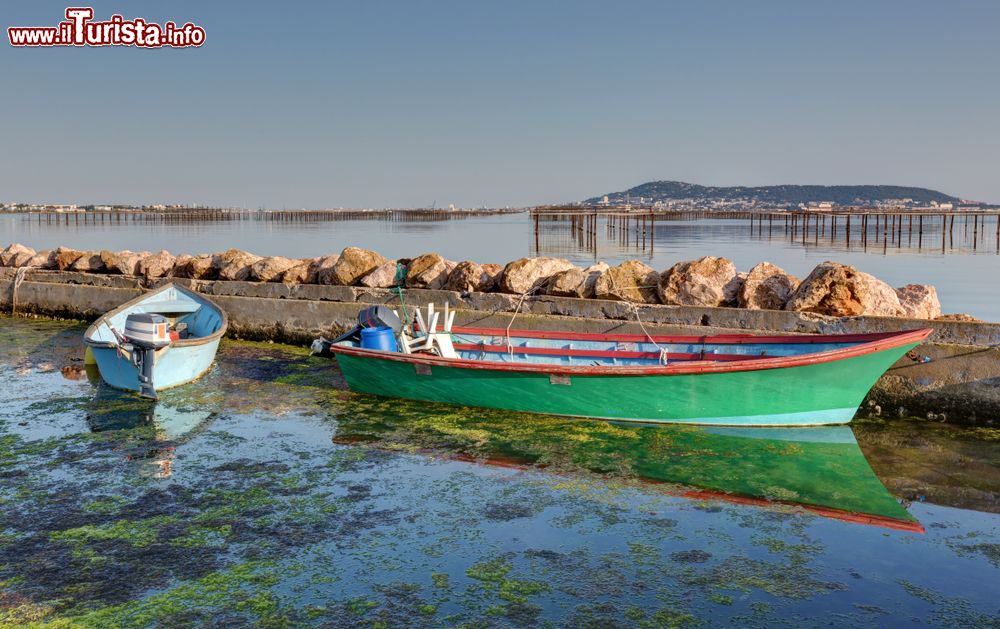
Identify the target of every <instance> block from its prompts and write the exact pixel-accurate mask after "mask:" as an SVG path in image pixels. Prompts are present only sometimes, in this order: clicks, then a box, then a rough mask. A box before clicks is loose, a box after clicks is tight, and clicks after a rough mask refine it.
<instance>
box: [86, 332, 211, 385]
mask: <svg viewBox="0 0 1000 629" xmlns="http://www.w3.org/2000/svg"><path fill="white" fill-rule="evenodd" d="M218 349H219V339H213V340H210V341H208V342H206V343H204V344H201V345H195V346H187V347H171V348H170V349H169V350H168V351H167V352H165V353H163V354H162V355H159V356H157V358H156V362H155V363H154V365H153V382H155V383H156V390H157V391H160V390H162V389H169V388H172V387H176V386H180V385H182V384H187V383H188V382H192V381H194V380H197V379H198V378H200V377H201V376H202V375H204V374H205V372H206V371H208V370H209V368H211V366H212V362H213V361H214V360H215V353H216V351H217V350H218ZM91 351H92V352H93V354H94V360H95V361H96V362H97V368H98V369H99V370H100V372H101V378H102V379H103V380H104V382H106V383H107V384H109V385H111V386H113V387H115V388H116V389H124V390H126V391H139V390H140V387H139V370H138V368H137V367H136V366H135V364H133V363H132V361H131V360H130V359H129V358H125V357H123V356H121V355H120V354H119V353H118V350H116V349H112V348H108V347H92V348H91Z"/></svg>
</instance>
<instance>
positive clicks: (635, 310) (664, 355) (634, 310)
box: [605, 273, 668, 365]
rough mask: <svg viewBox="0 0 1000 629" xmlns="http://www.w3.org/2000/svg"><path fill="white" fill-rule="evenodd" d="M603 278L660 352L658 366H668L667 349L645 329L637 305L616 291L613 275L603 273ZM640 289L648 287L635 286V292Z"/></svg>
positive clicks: (616, 286)
mask: <svg viewBox="0 0 1000 629" xmlns="http://www.w3.org/2000/svg"><path fill="white" fill-rule="evenodd" d="M605 276H606V277H607V278H608V280H609V281H610V282H611V290H612V291H613V292H614V294H615V295H617V296H618V297H620V298H621V299H623V300H625V303H627V304H628V305H629V306H631V307H632V313H633V314H634V315H635V321H636V323H638V324H639V328H640V329H641V330H642V333H643V334H645V335H646V338H647V339H648V340H649V342H650V343H652V344H653V345H655V346H656V349H658V350H660V364H661V365H667V364H668V351H667V348H666V347H663V346H662V345H660V344H659V343H657V342H656V339H654V338H653V335H652V334H650V333H649V330H647V329H646V325H645V324H644V323H643V322H642V319H641V318H640V317H639V305H638V304H637V303H635V302H634V301H632V300H630V299H628V298H627V297H626V296H625V293H623V292H622V291H620V290H619V289H618V284H617V283H616V282H615V276H614V274H613V273H605ZM642 288H650V287H648V286H636V289H637V290H638V289H642Z"/></svg>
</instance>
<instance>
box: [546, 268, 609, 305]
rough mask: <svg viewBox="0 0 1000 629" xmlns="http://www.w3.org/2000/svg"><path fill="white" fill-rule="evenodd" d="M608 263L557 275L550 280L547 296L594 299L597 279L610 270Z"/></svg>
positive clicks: (547, 286) (566, 271)
mask: <svg viewBox="0 0 1000 629" xmlns="http://www.w3.org/2000/svg"><path fill="white" fill-rule="evenodd" d="M610 268H611V267H609V266H608V265H607V263H606V262H598V263H597V264H592V265H590V266H589V267H587V268H586V269H579V268H576V267H573V268H572V269H567V270H565V271H560V272H559V273H556V274H555V275H553V276H552V277H551V278H549V281H548V284H547V285H546V287H545V293H546V294H547V295H555V296H558V297H577V298H580V299H590V298H592V297H594V294H595V288H596V286H597V278H599V277H600V276H601V274H603V273H605V272H607V270H608V269H610Z"/></svg>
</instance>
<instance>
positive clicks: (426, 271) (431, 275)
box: [406, 253, 458, 289]
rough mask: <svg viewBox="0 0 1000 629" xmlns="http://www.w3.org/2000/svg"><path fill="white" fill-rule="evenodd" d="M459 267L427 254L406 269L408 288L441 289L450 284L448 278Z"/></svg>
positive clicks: (412, 262) (434, 255)
mask: <svg viewBox="0 0 1000 629" xmlns="http://www.w3.org/2000/svg"><path fill="white" fill-rule="evenodd" d="M457 266H458V265H457V264H456V263H455V262H452V261H450V260H445V259H444V258H442V257H441V256H440V255H438V254H436V253H425V254H424V255H422V256H417V257H416V258H414V259H413V260H412V261H411V262H410V265H409V266H408V267H407V269H406V287H407V288H431V289H441V288H444V286H445V284H447V283H448V276H449V275H450V274H451V271H452V270H453V269H455V268H456V267H457Z"/></svg>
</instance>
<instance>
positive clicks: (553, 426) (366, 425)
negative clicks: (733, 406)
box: [334, 401, 924, 533]
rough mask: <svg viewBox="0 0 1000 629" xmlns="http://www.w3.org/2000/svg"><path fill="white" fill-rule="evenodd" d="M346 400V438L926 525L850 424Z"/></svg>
mask: <svg viewBox="0 0 1000 629" xmlns="http://www.w3.org/2000/svg"><path fill="white" fill-rule="evenodd" d="M463 410H464V411H465V413H467V414H466V415H463V413H462V412H461V411H458V412H456V411H455V410H454V409H453V410H447V409H442V408H440V407H434V406H431V407H423V408H421V407H419V406H417V405H416V404H405V403H401V402H399V401H396V402H395V403H394V404H392V405H389V404H384V403H378V402H369V403H367V404H366V403H363V402H357V403H351V402H347V403H346V404H345V405H344V406H343V407H342V408H341V413H340V414H339V415H338V418H337V419H338V428H337V435H336V436H335V438H334V441H335V442H338V443H352V444H357V443H363V444H368V445H371V446H374V447H379V448H386V449H392V450H403V451H411V452H412V451H415V452H424V453H428V454H433V455H439V456H446V457H448V458H452V459H458V460H469V461H476V462H483V463H488V464H494V465H506V466H511V465H514V466H519V467H522V466H523V467H529V466H534V467H538V468H542V467H544V468H547V469H548V471H554V472H555V473H561V472H562V473H572V472H573V471H574V470H580V469H585V470H588V471H590V472H598V473H608V474H610V475H612V476H618V477H626V478H629V477H631V478H638V479H640V480H643V481H646V482H653V483H663V484H664V487H663V489H664V490H665V491H667V492H669V493H672V494H676V495H680V496H683V497H687V498H691V499H696V500H706V499H708V500H723V501H726V502H731V503H738V504H746V505H758V506H762V507H763V506H775V505H792V506H795V507H798V508H801V509H804V510H805V511H808V512H810V513H813V514H816V515H820V516H823V517H828V518H834V519H837V520H843V521H848V522H856V523H860V524H867V525H874V526H884V527H889V528H893V529H899V530H904V531H914V532H921V533H922V532H923V531H924V529H923V527H922V526H921V525H920V523H919V522H917V521H916V519H915V518H914V517H913V516H912V515H911V514H910V513H909V512H908V511H907V509H906V508H905V507H904V506H903V505H902V504H900V502H899V501H898V500H897V499H896V498H895V497H893V496H892V495H891V494H890V493H889V491H888V490H887V489H886V488H885V486H884V485H883V484H882V482H881V481H880V480H879V479H878V477H877V476H876V475H875V473H874V471H873V470H872V468H871V466H870V465H869V464H868V461H867V460H866V459H865V456H864V454H863V453H862V451H861V448H860V447H859V446H858V443H857V441H856V440H855V438H854V433H853V432H852V431H851V429H850V428H849V427H847V426H833V427H816V428H723V427H707V426H705V427H702V426H679V425H636V424H614V423H610V422H600V421H586V420H577V421H572V420H566V419H564V418H556V417H552V418H549V417H546V416H537V415H523V414H511V413H503V412H501V411H496V412H487V413H484V412H482V411H480V410H479V409H463Z"/></svg>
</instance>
